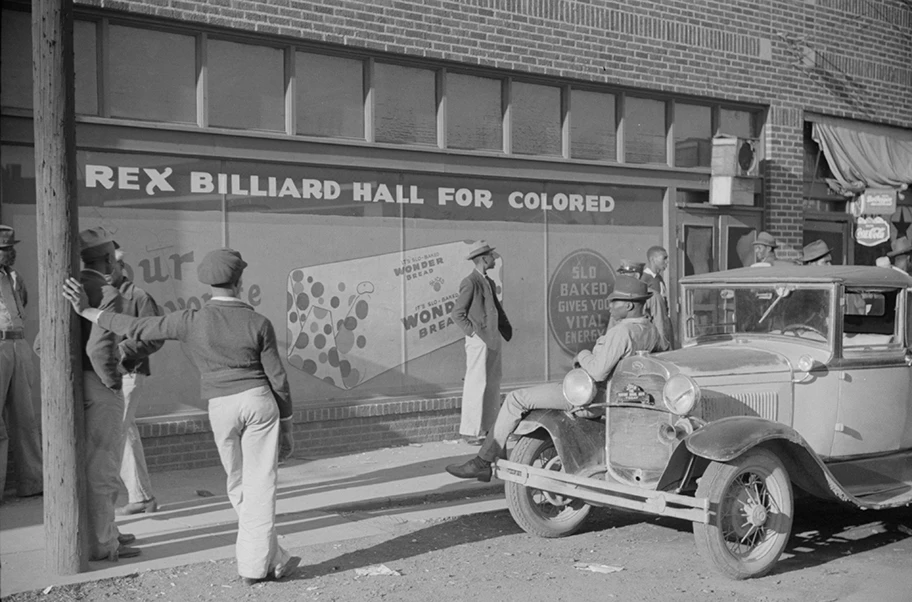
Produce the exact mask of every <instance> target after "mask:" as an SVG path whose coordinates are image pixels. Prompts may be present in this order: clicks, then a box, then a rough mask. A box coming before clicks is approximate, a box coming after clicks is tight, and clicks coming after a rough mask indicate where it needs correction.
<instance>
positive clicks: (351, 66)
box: [295, 52, 364, 140]
mask: <svg viewBox="0 0 912 602" xmlns="http://www.w3.org/2000/svg"><path fill="white" fill-rule="evenodd" d="M295 85H296V86H297V93H296V94H297V105H296V111H297V132H298V133H299V134H306V135H309V136H332V137H336V138H357V139H361V140H363V139H364V93H363V88H364V80H363V69H362V62H361V61H360V60H356V59H348V58H342V57H337V56H326V55H323V54H313V53H309V52H298V53H297V56H296V57H295Z"/></svg>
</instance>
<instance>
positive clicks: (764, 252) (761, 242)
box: [751, 232, 779, 267]
mask: <svg viewBox="0 0 912 602" xmlns="http://www.w3.org/2000/svg"><path fill="white" fill-rule="evenodd" d="M753 246H754V263H752V264H751V267H770V266H772V265H773V264H775V263H776V248H777V247H778V246H779V245H778V243H777V242H776V239H775V238H773V235H772V234H770V233H769V232H761V233H760V234H758V235H757V238H756V239H755V240H754V243H753Z"/></svg>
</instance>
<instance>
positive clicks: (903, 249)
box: [887, 236, 912, 257]
mask: <svg viewBox="0 0 912 602" xmlns="http://www.w3.org/2000/svg"><path fill="white" fill-rule="evenodd" d="M890 246H891V247H892V248H893V250H892V251H890V252H889V253H887V257H896V256H897V255H905V254H906V253H912V242H909V239H908V238H906V237H905V236H900V237H899V238H897V239H896V240H894V241H892V242H891V243H890Z"/></svg>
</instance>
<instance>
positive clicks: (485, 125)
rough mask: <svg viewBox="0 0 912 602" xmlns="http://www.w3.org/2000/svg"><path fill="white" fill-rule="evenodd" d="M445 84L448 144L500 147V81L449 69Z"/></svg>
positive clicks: (465, 146) (479, 147)
mask: <svg viewBox="0 0 912 602" xmlns="http://www.w3.org/2000/svg"><path fill="white" fill-rule="evenodd" d="M446 88H447V91H446V95H447V147H449V148H464V149H470V150H475V149H477V150H501V149H502V148H503V119H502V116H501V96H500V88H501V81H500V80H499V79H492V78H490V77H476V76H474V75H462V74H460V73H450V74H448V75H447V86H446Z"/></svg>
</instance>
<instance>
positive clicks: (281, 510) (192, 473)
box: [0, 441, 503, 596]
mask: <svg viewBox="0 0 912 602" xmlns="http://www.w3.org/2000/svg"><path fill="white" fill-rule="evenodd" d="M477 451H478V448H477V447H471V446H469V445H467V444H465V443H462V442H461V441H460V442H456V441H444V442H435V443H421V444H412V445H409V446H405V447H393V448H387V449H381V450H375V451H370V452H363V453H359V454H354V455H349V456H341V457H334V458H321V459H318V460H306V459H292V460H290V461H288V462H286V463H285V464H283V465H282V466H280V467H279V493H278V507H277V514H278V516H277V521H276V522H277V525H278V530H279V537H280V542H281V544H282V545H283V546H284V547H285V548H286V549H295V548H300V547H302V546H307V545H312V544H317V543H325V542H328V541H341V540H345V539H353V538H359V537H365V536H368V535H373V534H380V533H381V531H380V530H379V529H378V528H376V527H374V526H372V525H370V524H366V523H365V522H363V521H360V522H359V521H353V520H347V519H346V518H345V516H344V513H347V512H356V511H367V510H375V509H379V508H386V507H390V506H410V505H417V504H421V503H426V502H443V501H450V500H460V499H465V498H472V497H481V496H486V495H496V494H500V493H502V492H503V483H501V482H499V481H492V482H491V483H480V482H478V481H468V480H459V479H455V478H453V477H451V476H450V475H448V474H446V472H445V471H444V467H445V466H446V465H447V464H450V463H453V462H462V461H464V460H466V459H468V458H470V457H471V456H472V455H474V454H475V453H476V452H477ZM152 486H153V489H154V490H155V493H156V499H157V501H158V503H159V510H158V512H156V513H154V514H138V515H134V516H125V517H118V527H119V528H120V530H121V532H123V533H133V534H135V535H136V538H137V542H136V544H134V545H135V546H136V547H139V548H141V549H142V554H141V555H140V556H139V557H137V558H130V559H125V560H121V561H120V562H116V563H111V562H107V561H102V562H90V563H89V570H88V571H87V572H85V573H80V574H78V575H70V576H66V577H57V576H54V575H50V574H47V573H46V572H45V570H44V568H43V567H44V553H45V552H44V527H43V525H42V520H43V506H42V498H40V497H39V498H34V499H17V498H15V497H10V498H8V499H7V501H6V502H5V503H4V504H3V505H2V506H0V596H7V595H10V594H13V593H16V592H21V591H28V590H33V589H43V588H45V587H47V586H49V585H63V584H68V583H79V582H83V581H92V580H95V579H102V578H107V577H116V576H122V575H127V574H130V573H136V572H140V571H144V570H148V569H160V568H166V567H172V566H180V565H184V564H192V563H196V562H207V561H209V560H216V559H222V558H233V557H234V540H235V537H236V533H237V530H236V526H237V517H236V516H235V514H234V510H232V508H231V504H230V503H229V502H228V498H227V496H226V495H225V474H224V472H223V471H222V468H221V467H220V466H215V467H212V468H201V469H193V470H183V471H169V472H159V473H153V474H152ZM210 494H211V495H210ZM125 500H126V496H125V494H124V493H123V492H122V493H121V497H120V498H119V499H118V505H120V504H122V503H123V502H124V501H125ZM456 514H458V512H456Z"/></svg>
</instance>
